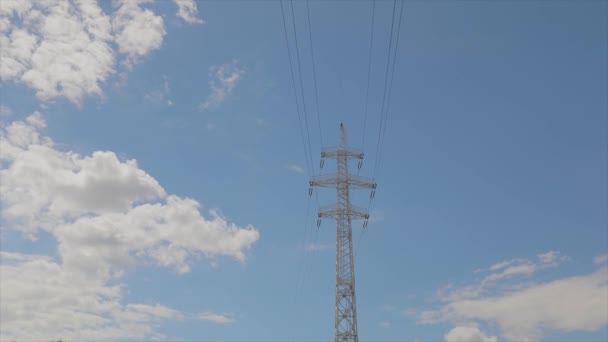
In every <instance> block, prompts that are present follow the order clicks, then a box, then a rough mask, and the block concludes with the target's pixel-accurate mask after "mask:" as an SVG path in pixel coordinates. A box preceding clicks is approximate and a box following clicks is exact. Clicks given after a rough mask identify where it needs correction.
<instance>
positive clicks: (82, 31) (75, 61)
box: [0, 0, 196, 104]
mask: <svg viewBox="0 0 608 342" xmlns="http://www.w3.org/2000/svg"><path fill="white" fill-rule="evenodd" d="M149 2H151V1H150V0H114V1H113V2H112V5H113V7H112V9H113V10H114V12H113V13H109V14H107V13H104V11H103V10H102V9H101V7H100V6H99V5H98V3H97V2H96V1H93V0H65V1H33V0H3V1H2V6H0V46H1V48H0V79H2V80H11V81H15V82H19V83H23V84H25V85H27V86H29V87H30V88H32V89H34V90H35V91H36V95H37V97H38V98H39V99H41V100H44V101H46V100H50V99H53V98H57V97H65V98H67V99H68V100H69V101H71V102H73V103H76V104H78V103H80V102H81V100H82V98H83V97H84V96H87V95H97V96H100V95H102V89H101V86H102V85H103V84H104V82H106V81H107V80H108V78H109V77H111V76H112V75H114V74H115V73H116V62H117V61H122V63H123V64H124V65H126V66H128V67H131V66H133V65H134V63H136V62H138V61H139V60H140V59H141V58H142V57H143V56H145V55H147V54H149V53H150V52H151V51H154V50H156V49H159V48H160V47H161V45H162V42H163V37H164V35H165V28H164V22H163V18H162V17H161V16H160V15H157V14H155V13H154V12H152V10H150V9H147V8H145V7H144V5H145V4H146V3H149ZM180 3H181V5H180ZM188 3H189V1H178V5H179V6H180V12H179V13H182V14H183V17H185V18H188V19H189V20H186V19H185V20H186V21H188V22H192V23H193V22H196V21H195V20H194V19H195V17H196V4H194V3H192V4H190V5H189V4H188ZM179 13H178V15H179Z"/></svg>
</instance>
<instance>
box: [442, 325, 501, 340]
mask: <svg viewBox="0 0 608 342" xmlns="http://www.w3.org/2000/svg"><path fill="white" fill-rule="evenodd" d="M443 339H444V341H445V342H497V341H498V338H497V337H496V336H487V335H486V334H484V333H483V332H482V331H481V330H479V328H476V327H469V326H459V327H455V328H454V329H452V330H450V331H449V332H448V333H447V334H445V335H444V336H443Z"/></svg>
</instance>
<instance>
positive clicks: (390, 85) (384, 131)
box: [378, 0, 404, 164]
mask: <svg viewBox="0 0 608 342" xmlns="http://www.w3.org/2000/svg"><path fill="white" fill-rule="evenodd" d="M403 6H404V3H403V0H401V8H400V10H399V21H398V24H397V38H396V40H395V50H394V51H393V65H392V67H391V77H390V82H389V86H388V98H387V100H386V111H385V115H386V119H385V120H384V126H383V127H382V139H381V140H380V154H379V156H378V164H380V163H381V162H382V148H383V147H384V137H385V135H386V128H387V126H388V124H387V122H388V115H389V108H390V104H391V94H392V92H393V79H394V76H395V63H396V61H397V52H398V49H399V34H400V32H401V18H402V16H403Z"/></svg>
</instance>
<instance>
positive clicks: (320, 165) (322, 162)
mask: <svg viewBox="0 0 608 342" xmlns="http://www.w3.org/2000/svg"><path fill="white" fill-rule="evenodd" d="M324 164H325V159H321V162H319V167H320V168H323V165H324Z"/></svg>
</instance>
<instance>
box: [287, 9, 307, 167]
mask: <svg viewBox="0 0 608 342" xmlns="http://www.w3.org/2000/svg"><path fill="white" fill-rule="evenodd" d="M279 3H280V4H281V16H282V18H283V32H284V33H285V45H286V46H287V56H288V58H289V71H290V73H291V83H292V85H293V95H294V97H295V99H296V110H297V111H296V113H297V115H298V125H299V127H300V136H301V138H302V144H303V146H304V159H305V160H306V166H307V168H308V172H309V174H313V169H312V165H311V162H309V157H308V156H309V153H310V152H307V151H306V139H305V138H304V131H303V130H302V118H301V117H300V103H299V101H298V91H297V89H296V81H295V76H294V72H293V62H292V60H291V49H290V48H289V38H288V37H287V23H286V21H285V11H284V9H283V0H281V1H279ZM309 146H310V141H309ZM310 160H311V161H312V158H310Z"/></svg>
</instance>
